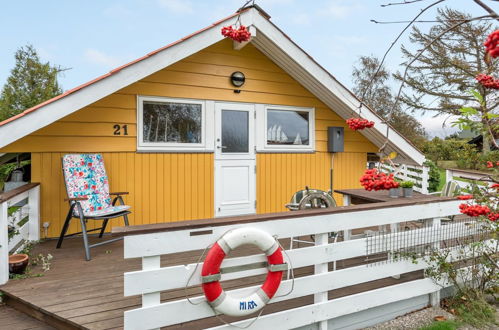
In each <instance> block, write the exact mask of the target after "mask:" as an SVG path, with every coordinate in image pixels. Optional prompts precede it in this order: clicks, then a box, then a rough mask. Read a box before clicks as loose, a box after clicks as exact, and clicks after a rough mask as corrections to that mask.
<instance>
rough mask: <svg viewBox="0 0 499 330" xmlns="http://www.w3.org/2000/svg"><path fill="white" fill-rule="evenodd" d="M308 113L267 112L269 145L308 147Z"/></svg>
mask: <svg viewBox="0 0 499 330" xmlns="http://www.w3.org/2000/svg"><path fill="white" fill-rule="evenodd" d="M308 114H309V113H308V112H306V111H289V110H271V109H269V110H267V144H269V145H308V144H309V138H308V136H309V133H308V120H309V118H308Z"/></svg>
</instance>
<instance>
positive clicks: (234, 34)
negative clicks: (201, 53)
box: [222, 25, 251, 42]
mask: <svg viewBox="0 0 499 330" xmlns="http://www.w3.org/2000/svg"><path fill="white" fill-rule="evenodd" d="M222 35H223V36H224V37H226V38H231V39H232V40H234V41H237V42H243V41H248V40H250V37H251V32H249V30H248V29H247V28H246V26H244V25H241V26H240V27H239V28H238V29H236V28H233V27H232V26H224V27H223V28H222Z"/></svg>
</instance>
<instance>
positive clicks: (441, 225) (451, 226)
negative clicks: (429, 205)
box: [366, 217, 491, 266]
mask: <svg viewBox="0 0 499 330" xmlns="http://www.w3.org/2000/svg"><path fill="white" fill-rule="evenodd" d="M490 235H491V233H490V231H489V230H488V227H487V226H486V225H484V224H483V223H482V222H480V221H477V220H476V219H473V218H464V217H461V218H459V219H456V220H450V219H435V220H433V219H422V220H418V221H412V222H405V223H404V222H402V223H399V224H397V225H392V226H391V228H390V229H389V230H388V229H387V228H386V227H385V226H384V227H383V229H382V230H379V231H371V232H368V233H367V237H366V263H367V264H368V265H369V266H376V265H381V264H386V263H390V262H395V261H399V260H400V259H402V258H421V257H425V256H429V255H431V254H432V253H433V252H435V251H436V250H437V249H438V250H441V249H449V248H459V247H465V246H469V245H471V244H472V243H476V242H480V241H483V240H485V239H487V238H489V237H490Z"/></svg>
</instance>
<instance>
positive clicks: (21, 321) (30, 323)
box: [0, 305, 55, 330]
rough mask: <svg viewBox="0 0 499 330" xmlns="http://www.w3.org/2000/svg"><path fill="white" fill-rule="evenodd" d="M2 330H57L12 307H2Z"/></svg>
mask: <svg viewBox="0 0 499 330" xmlns="http://www.w3.org/2000/svg"><path fill="white" fill-rule="evenodd" d="M0 329H5V330H7V329H26V330H27V329H30V330H52V329H55V328H53V327H51V326H49V325H47V324H44V323H42V322H40V321H38V320H36V319H34V318H32V317H30V316H28V315H26V314H24V313H21V312H19V311H17V310H15V309H13V308H12V307H9V306H5V305H0Z"/></svg>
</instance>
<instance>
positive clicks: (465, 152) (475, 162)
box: [457, 144, 482, 170]
mask: <svg viewBox="0 0 499 330" xmlns="http://www.w3.org/2000/svg"><path fill="white" fill-rule="evenodd" d="M457 155H458V157H459V158H458V160H457V167H458V168H463V169H470V170H478V169H480V167H481V164H480V162H481V161H480V159H481V157H482V155H481V154H480V152H478V150H477V149H476V147H475V146H474V145H471V144H466V145H464V146H463V147H462V148H461V149H459V151H458V152H457Z"/></svg>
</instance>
